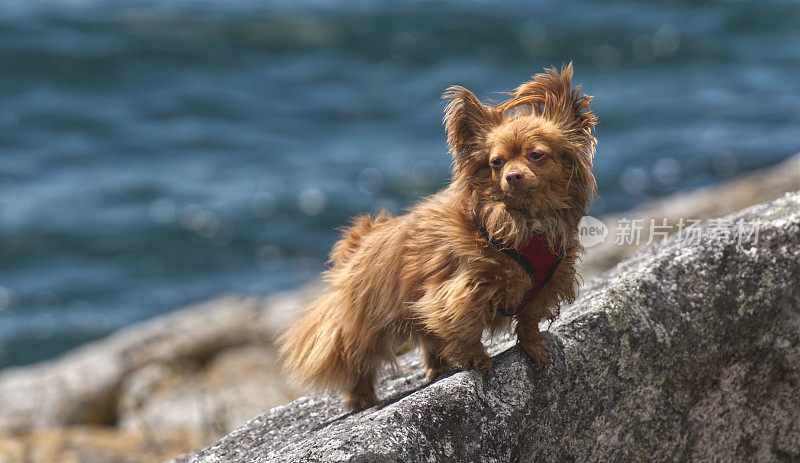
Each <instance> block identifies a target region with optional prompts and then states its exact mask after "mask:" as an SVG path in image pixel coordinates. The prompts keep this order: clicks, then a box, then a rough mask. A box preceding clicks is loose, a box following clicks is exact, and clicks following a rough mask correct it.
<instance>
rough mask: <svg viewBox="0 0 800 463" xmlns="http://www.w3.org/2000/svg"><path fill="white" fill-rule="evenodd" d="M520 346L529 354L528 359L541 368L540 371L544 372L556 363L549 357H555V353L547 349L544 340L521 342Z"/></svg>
mask: <svg viewBox="0 0 800 463" xmlns="http://www.w3.org/2000/svg"><path fill="white" fill-rule="evenodd" d="M519 346H520V347H521V348H522V350H524V351H525V353H526V354H528V357H530V358H531V360H533V362H534V363H535V364H536V366H537V367H539V371H542V370H544V369H545V368H547V367H548V366H549V365H552V364H553V363H554V362H553V360H551V359H550V357H548V354H550V355H553V351H551V350H550V349H548V348H547V344H545V343H544V340H543V339H541V338H539V339H538V340H536V341H527V342H523V341H520V343H519Z"/></svg>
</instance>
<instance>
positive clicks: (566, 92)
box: [498, 63, 597, 156]
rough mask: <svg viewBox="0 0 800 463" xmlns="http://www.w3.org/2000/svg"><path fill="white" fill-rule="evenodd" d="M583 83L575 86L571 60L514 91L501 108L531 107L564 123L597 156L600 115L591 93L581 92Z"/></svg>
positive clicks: (547, 70) (537, 76)
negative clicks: (595, 133) (593, 107)
mask: <svg viewBox="0 0 800 463" xmlns="http://www.w3.org/2000/svg"><path fill="white" fill-rule="evenodd" d="M580 90H581V87H580V85H578V86H576V87H575V88H572V63H569V64H567V65H565V66H561V72H558V71H556V69H555V68H547V69H545V72H544V73H541V74H536V75H535V76H533V77H532V78H531V80H530V81H529V82H526V83H524V84H522V85H520V86H519V87H517V89H516V90H515V91H514V92H513V93H512V97H511V98H509V99H508V100H506V101H504V102H503V103H501V104H500V105H499V107H498V109H500V110H501V111H506V110H509V109H512V108H515V107H518V106H531V107H532V108H534V110H535V111H536V112H537V113H538V114H540V115H543V116H544V117H546V118H548V119H550V120H551V121H553V122H555V123H556V124H558V125H559V126H561V127H562V128H563V129H564V130H565V131H566V132H567V133H568V134H569V135H570V136H571V138H573V140H575V141H576V142H578V143H579V144H580V145H582V146H581V147H582V148H583V149H584V150H585V151H584V152H585V153H586V154H588V155H589V156H592V155H594V144H595V142H596V140H595V138H594V137H593V136H592V130H594V126H595V125H597V117H596V116H595V115H594V114H593V113H592V110H591V108H590V106H589V103H590V102H591V100H592V97H591V96H588V95H584V94H581V92H580Z"/></svg>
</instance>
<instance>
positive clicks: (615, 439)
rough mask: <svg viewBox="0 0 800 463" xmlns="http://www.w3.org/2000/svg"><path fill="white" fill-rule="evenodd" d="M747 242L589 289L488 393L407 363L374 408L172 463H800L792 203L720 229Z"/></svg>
mask: <svg viewBox="0 0 800 463" xmlns="http://www.w3.org/2000/svg"><path fill="white" fill-rule="evenodd" d="M728 219H730V220H732V221H734V222H735V221H737V220H739V219H744V220H746V221H753V220H759V221H761V225H760V228H759V234H758V237H757V240H756V239H755V237H753V236H750V237H749V238H748V239H745V240H744V242H743V243H742V244H741V246H740V245H739V244H738V243H737V242H736V240H735V239H719V240H717V239H713V236H712V234H711V232H710V231H709V232H708V233H703V234H702V239H701V241H700V243H698V244H691V243H688V242H687V241H686V240H681V239H680V237H677V236H673V237H671V238H669V239H667V240H665V241H664V242H662V243H660V244H658V245H656V246H653V247H650V248H647V249H645V250H643V251H641V252H639V253H638V254H636V255H635V256H633V257H632V258H630V259H628V260H625V261H623V262H621V263H620V264H619V265H617V266H616V267H615V268H614V269H612V270H611V271H610V272H609V273H607V274H605V275H603V276H601V277H600V278H596V279H594V280H593V281H592V282H590V283H589V284H588V285H587V286H586V287H585V288H584V290H583V291H582V294H581V296H580V297H579V300H578V301H576V302H575V304H574V305H573V306H572V307H571V308H569V309H567V310H564V311H563V312H562V315H561V317H560V318H559V319H558V320H557V321H556V322H555V323H553V324H552V325H551V326H550V327H549V333H545V338H546V341H547V343H548V345H549V346H550V348H551V349H552V350H553V351H554V353H555V365H554V366H553V367H551V368H550V369H549V370H547V371H546V372H545V373H542V374H540V373H539V372H538V371H537V370H536V368H535V367H534V366H533V364H532V362H531V361H530V360H528V359H527V358H526V357H525V355H524V354H523V353H522V352H521V351H520V350H519V349H518V348H516V347H513V340H509V339H499V340H495V341H493V342H492V351H493V352H495V353H496V355H495V356H494V358H493V362H494V369H493V371H492V372H491V373H490V374H489V375H488V376H486V377H483V376H481V375H480V374H478V373H476V372H459V373H453V374H450V375H449V376H446V377H443V378H440V379H438V380H437V381H434V382H432V383H430V384H429V383H428V382H427V381H425V380H424V379H423V377H422V371H421V367H420V365H419V361H418V356H417V355H416V353H411V354H409V355H406V356H405V357H404V358H403V359H402V362H401V365H402V370H401V372H399V373H396V374H388V375H386V376H385V377H384V378H383V379H382V380H381V384H380V390H379V396H380V397H381V398H382V399H383V401H382V402H381V403H379V404H378V405H377V406H374V407H372V408H369V409H367V410H364V411H362V412H359V413H343V412H342V411H341V409H340V402H339V400H338V399H336V398H333V397H331V396H328V395H312V396H307V397H303V398H301V399H298V400H297V401H295V402H293V403H291V404H289V405H285V406H282V407H278V408H275V409H273V410H271V411H270V412H268V413H265V414H263V415H260V416H258V417H256V418H254V419H252V420H251V421H249V422H248V423H247V424H245V425H244V426H243V427H241V428H239V429H238V430H236V431H234V432H232V433H231V434H229V435H228V436H226V437H224V438H223V439H221V440H220V441H218V442H217V443H215V444H213V445H211V446H210V447H208V448H206V449H203V450H200V451H198V452H196V453H193V454H188V455H185V456H183V457H180V458H178V459H177V460H176V461H178V462H228V461H242V462H244V461H246V462H261V461H359V462H367V461H587V460H589V461H609V460H610V461H619V460H628V461H630V460H634V461H647V460H650V461H675V460H704V461H705V460H711V461H747V460H753V461H755V460H757V461H793V460H798V459H800V194H798V193H793V194H789V195H786V196H784V197H782V198H780V199H778V200H775V201H773V202H771V203H768V204H762V205H758V206H754V207H752V208H750V209H748V210H746V211H744V212H741V213H737V214H734V215H732V216H729V217H728Z"/></svg>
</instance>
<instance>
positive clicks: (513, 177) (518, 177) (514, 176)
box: [506, 170, 524, 188]
mask: <svg viewBox="0 0 800 463" xmlns="http://www.w3.org/2000/svg"><path fill="white" fill-rule="evenodd" d="M522 177H524V175H522V172H520V171H518V170H512V171H511V172H509V173H507V174H506V182H508V184H509V185H510V186H511V187H512V188H515V187H517V186H519V184H520V183H522Z"/></svg>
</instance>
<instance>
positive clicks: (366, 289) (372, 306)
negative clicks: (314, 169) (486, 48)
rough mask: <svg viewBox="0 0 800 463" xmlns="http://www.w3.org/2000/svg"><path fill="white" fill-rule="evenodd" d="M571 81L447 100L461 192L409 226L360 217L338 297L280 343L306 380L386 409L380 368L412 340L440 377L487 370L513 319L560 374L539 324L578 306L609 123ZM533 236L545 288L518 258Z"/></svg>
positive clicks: (541, 79)
mask: <svg viewBox="0 0 800 463" xmlns="http://www.w3.org/2000/svg"><path fill="white" fill-rule="evenodd" d="M571 79H572V65H571V64H570V65H568V66H565V67H562V69H561V72H558V71H556V70H555V69H547V70H546V71H545V73H543V74H538V75H536V76H534V77H533V78H532V80H531V81H529V82H527V83H525V84H523V85H521V86H520V87H519V88H517V89H516V91H515V92H514V93H513V94H512V96H511V98H509V99H508V100H506V101H505V102H503V103H501V104H499V105H491V106H487V105H484V104H482V103H481V102H480V101H479V100H478V99H477V98H476V97H475V95H473V94H472V93H471V92H470V91H469V90H467V89H465V88H462V87H451V88H449V89H448V90H447V92H446V93H445V94H444V98H445V99H447V100H449V104H448V105H447V109H446V112H445V116H444V122H445V126H446V129H447V140H448V142H449V144H450V147H451V152H452V154H453V158H454V163H453V164H454V172H453V179H452V182H451V184H450V185H449V186H448V187H447V188H446V189H445V190H443V191H441V192H439V193H437V194H435V195H433V196H431V197H429V198H427V199H425V200H423V201H421V202H420V203H419V204H417V205H416V206H414V207H413V208H412V209H411V210H410V211H409V212H408V213H407V214H405V215H402V216H400V217H390V216H389V215H387V214H385V213H381V214H380V215H378V216H377V217H374V218H371V217H369V216H361V217H358V218H356V219H355V220H354V222H353V224H352V226H351V227H349V228H348V229H347V230H345V232H344V235H343V237H342V239H341V240H340V241H339V242H338V243H336V245H335V246H334V248H333V251H332V252H331V257H330V264H331V267H330V269H329V270H328V271H327V272H326V273H325V280H326V282H327V284H328V289H327V291H326V292H325V293H324V294H322V295H321V296H320V297H319V298H318V299H317V300H316V301H315V302H314V303H312V304H311V306H310V307H308V308H307V309H306V310H305V311H304V313H303V314H302V316H301V317H300V318H299V319H298V320H297V321H295V322H294V324H292V325H291V326H290V328H289V330H288V331H287V332H286V333H285V334H284V335H283V337H282V338H281V342H282V344H283V345H282V348H281V351H282V353H283V355H284V356H285V358H286V365H287V366H288V367H289V369H290V370H291V371H292V372H293V373H294V374H295V375H296V376H297V377H298V378H299V379H301V380H304V381H305V382H308V383H312V384H313V385H315V386H317V387H320V388H331V389H338V390H342V391H343V392H344V395H345V398H346V400H347V405H348V406H349V407H350V408H352V409H356V410H357V409H361V408H364V407H367V406H370V405H372V404H374V403H375V402H376V401H377V397H376V395H375V378H376V374H377V373H378V371H379V367H380V366H381V365H382V364H384V363H395V352H397V350H398V347H399V346H400V345H401V344H402V343H403V342H405V341H406V340H409V339H411V340H413V341H414V342H415V343H417V344H419V346H420V347H421V350H422V355H423V357H424V361H425V370H426V373H427V376H428V377H429V378H431V379H433V378H435V377H437V376H438V375H440V374H442V373H445V372H447V371H449V370H451V369H452V367H454V366H460V367H461V368H462V369H477V370H480V371H482V372H487V371H488V370H490V369H491V366H492V362H491V359H490V358H489V356H488V355H487V353H486V349H485V348H484V346H483V344H482V343H481V336H482V333H483V332H484V329H486V328H488V329H490V330H491V332H493V333H494V332H497V331H498V330H500V329H510V328H511V326H512V324H511V322H510V321H511V319H512V318H513V319H515V320H516V326H515V331H516V334H517V339H518V342H519V345H520V347H521V348H522V349H523V350H524V351H525V352H526V353H527V354H528V355H529V356H530V357H531V359H533V361H534V362H536V364H537V365H538V366H539V368H543V367H544V366H546V365H547V364H548V363H550V360H549V359H548V357H547V353H548V350H547V348H546V346H545V343H544V341H543V340H542V337H541V335H540V334H539V321H540V320H542V319H543V318H549V319H552V318H554V317H556V316H557V315H558V308H559V305H560V303H561V302H562V301H569V302H572V301H573V300H574V298H575V291H576V287H577V281H576V275H575V260H576V258H577V256H578V255H579V254H580V253H581V252H583V248H582V247H581V245H580V243H579V242H578V239H577V229H578V223H579V221H580V219H581V217H583V216H584V215H585V214H586V210H587V207H588V206H589V203H590V202H591V200H592V199H593V197H594V193H595V180H594V176H593V175H592V158H593V156H594V147H595V138H594V137H593V136H592V130H593V128H594V126H595V124H596V122H597V119H596V118H595V116H594V115H593V114H592V113H591V111H590V109H589V101H590V99H591V98H590V97H588V96H586V95H582V94H580V92H579V90H580V87H576V88H574V89H573V88H572V84H571ZM531 237H538V238H539V239H540V242H539V248H538V249H539V250H538V251H535V252H534V254H533V257H532V258H530V256H527V257H528V261H529V262H530V261H533V263H534V264H537V262H535V261H536V259H538V257H537V256H538V255H541V256H544V257H543V259H545V260H547V259H548V258H550V261H548V263H547V264H546V265H547V267H546V268H545V270H547V269H549V271H545V272H544V273H547V275H546V276H544V274H543V273H541V271H540V273H536V272H534V270H532V267H531V266H530V265H526V263H525V262H521V261H520V259H518V258H517V257H516V256H514V255H511V254H514V252H513V251H509V248H512V249H522V248H524V247H525V246H527V245H526V243H528V242H529V240H530V239H531ZM542 243H544V244H542ZM528 247H529V248H530V246H528ZM534 247H535V246H534ZM537 252H538V253H539V254H536V253H537ZM523 254H525V253H524V252H523ZM516 255H517V256H518V255H520V253H516ZM556 255H557V259H553V258H552V257H553V256H556ZM548 256H549V257H548ZM552 261H554V263H552V266H551V265H550V263H551V262H552ZM559 262H560V263H559ZM543 283H546V285H544V287H541V286H542V284H543ZM537 284H538V286H539V287H538V289H536V291H535V292H536V294H531V292H530V291H529V290H531V291H532V288H534V287H535V285H537ZM531 296H532V297H531ZM520 306H521V307H520ZM509 308H517V309H516V310H509ZM503 314H507V315H508V314H511V315H513V317H507V316H504V315H503Z"/></svg>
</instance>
